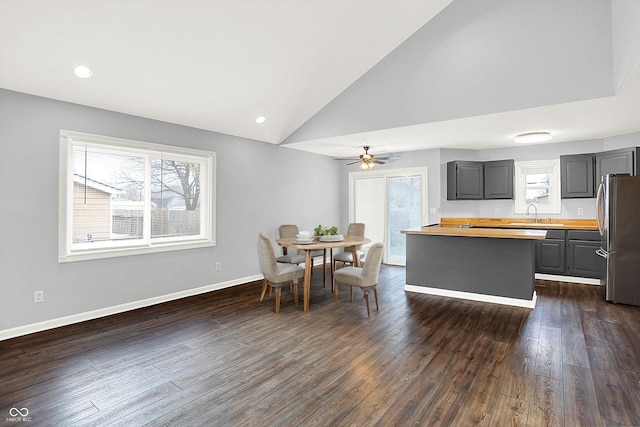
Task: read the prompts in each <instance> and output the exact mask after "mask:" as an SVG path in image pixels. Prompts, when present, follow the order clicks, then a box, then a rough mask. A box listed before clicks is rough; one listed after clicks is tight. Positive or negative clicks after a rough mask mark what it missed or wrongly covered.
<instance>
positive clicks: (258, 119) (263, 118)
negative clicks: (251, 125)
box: [256, 116, 267, 124]
mask: <svg viewBox="0 0 640 427" xmlns="http://www.w3.org/2000/svg"><path fill="white" fill-rule="evenodd" d="M266 121H267V118H266V117H265V116H258V117H256V123H258V124H261V123H264V122H266Z"/></svg>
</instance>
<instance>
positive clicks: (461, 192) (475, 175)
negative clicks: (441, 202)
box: [447, 161, 484, 200]
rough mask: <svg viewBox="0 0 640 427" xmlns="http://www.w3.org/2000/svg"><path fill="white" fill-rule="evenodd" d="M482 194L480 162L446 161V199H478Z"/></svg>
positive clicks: (482, 183)
mask: <svg viewBox="0 0 640 427" xmlns="http://www.w3.org/2000/svg"><path fill="white" fill-rule="evenodd" d="M483 194H484V168H483V166H482V163H481V162H462V161H455V162H449V163H447V200H479V199H482V196H483Z"/></svg>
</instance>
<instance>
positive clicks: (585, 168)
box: [560, 154, 595, 199]
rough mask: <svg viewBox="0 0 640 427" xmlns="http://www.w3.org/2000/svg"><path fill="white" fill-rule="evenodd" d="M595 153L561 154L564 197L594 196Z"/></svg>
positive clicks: (561, 191)
mask: <svg viewBox="0 0 640 427" xmlns="http://www.w3.org/2000/svg"><path fill="white" fill-rule="evenodd" d="M594 163H595V155H594V154H574V155H570V156H560V180H561V185H560V187H561V188H560V195H561V197H562V198H563V199H576V198H592V197H595V194H594Z"/></svg>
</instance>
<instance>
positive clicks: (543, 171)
mask: <svg viewBox="0 0 640 427" xmlns="http://www.w3.org/2000/svg"><path fill="white" fill-rule="evenodd" d="M515 174H516V189H515V213H526V212H527V207H528V206H529V205H530V204H534V205H535V206H536V208H537V212H538V213H550V214H559V213H561V211H562V203H561V199H560V160H559V159H551V160H533V161H524V162H515Z"/></svg>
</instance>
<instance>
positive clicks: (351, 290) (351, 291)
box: [349, 286, 353, 302]
mask: <svg viewBox="0 0 640 427" xmlns="http://www.w3.org/2000/svg"><path fill="white" fill-rule="evenodd" d="M349 301H351V302H353V286H351V287H350V288H349Z"/></svg>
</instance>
